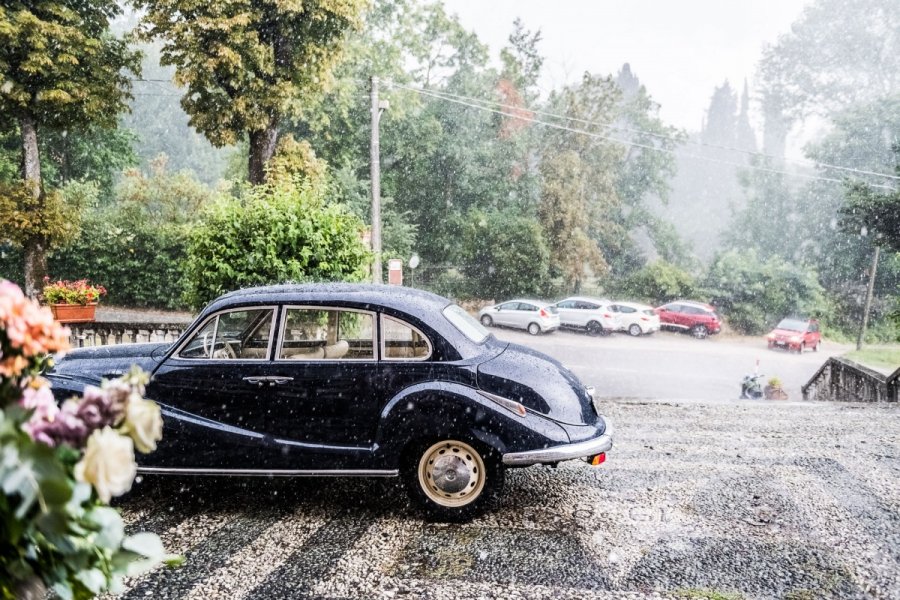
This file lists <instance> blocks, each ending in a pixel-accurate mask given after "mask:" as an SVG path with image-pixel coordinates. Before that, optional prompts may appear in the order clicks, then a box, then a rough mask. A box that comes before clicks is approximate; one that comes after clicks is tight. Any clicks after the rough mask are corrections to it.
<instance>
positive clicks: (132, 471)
mask: <svg viewBox="0 0 900 600" xmlns="http://www.w3.org/2000/svg"><path fill="white" fill-rule="evenodd" d="M136 474H137V465H135V463H134V443H133V442H132V441H131V438H129V437H128V436H124V435H121V434H119V433H118V432H116V430H115V429H112V428H110V427H104V428H103V429H98V430H96V431H94V433H92V434H91V437H89V438H88V441H87V447H86V448H85V449H84V456H83V457H82V458H81V460H80V461H79V462H78V464H77V465H75V479H77V480H78V481H83V482H86V483H90V484H91V485H93V486H94V489H96V490H97V495H98V496H100V499H101V500H103V501H104V502H109V500H110V498H112V497H113V496H119V495H121V494H124V493H125V492H127V491H128V490H130V489H131V483H132V482H133V481H134V476H135V475H136Z"/></svg>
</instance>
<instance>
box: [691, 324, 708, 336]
mask: <svg viewBox="0 0 900 600" xmlns="http://www.w3.org/2000/svg"><path fill="white" fill-rule="evenodd" d="M691 335H692V336H694V337H695V338H697V339H698V340H702V339H704V338H705V337H706V336H708V335H709V329H707V328H706V325H694V326H693V327H691Z"/></svg>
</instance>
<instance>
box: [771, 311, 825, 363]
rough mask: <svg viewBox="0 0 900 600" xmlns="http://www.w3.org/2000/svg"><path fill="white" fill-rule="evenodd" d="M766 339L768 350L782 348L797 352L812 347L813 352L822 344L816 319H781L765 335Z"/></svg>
mask: <svg viewBox="0 0 900 600" xmlns="http://www.w3.org/2000/svg"><path fill="white" fill-rule="evenodd" d="M766 340H767V341H768V342H769V350H771V349H773V348H784V349H786V350H788V351H791V352H797V353H798V354H799V353H800V352H803V351H804V350H806V349H807V348H812V349H813V352H818V351H819V346H821V345H822V333H821V332H820V331H819V322H818V321H817V320H815V319H802V318H796V317H794V318H787V319H782V320H781V322H780V323H778V325H776V326H775V329H773V330H772V332H771V333H770V334H769V335H767V336H766Z"/></svg>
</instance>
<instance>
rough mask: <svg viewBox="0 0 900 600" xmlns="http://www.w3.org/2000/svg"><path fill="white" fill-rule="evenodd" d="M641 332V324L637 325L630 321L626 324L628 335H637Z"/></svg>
mask: <svg viewBox="0 0 900 600" xmlns="http://www.w3.org/2000/svg"><path fill="white" fill-rule="evenodd" d="M642 333H644V332H643V331H642V330H641V326H640V325H638V324H637V323H632V324H631V325H629V326H628V334H629V335H633V336H635V337H637V336H639V335H641V334H642Z"/></svg>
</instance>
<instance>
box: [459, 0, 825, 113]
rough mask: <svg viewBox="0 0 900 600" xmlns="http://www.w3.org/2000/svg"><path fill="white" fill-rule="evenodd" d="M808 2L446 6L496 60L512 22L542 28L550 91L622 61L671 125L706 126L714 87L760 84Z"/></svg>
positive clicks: (467, 2) (659, 0)
mask: <svg viewBox="0 0 900 600" xmlns="http://www.w3.org/2000/svg"><path fill="white" fill-rule="evenodd" d="M808 3H809V2H808V0H741V1H737V0H444V5H445V6H446V7H447V11H448V12H450V13H456V14H457V15H458V16H459V18H460V21H461V22H462V24H463V26H465V27H466V28H467V29H470V30H474V31H475V32H476V33H477V34H478V37H479V38H481V40H482V41H484V42H485V43H487V44H488V45H489V46H490V48H491V54H492V56H493V57H494V59H495V60H496V59H497V56H498V53H499V51H500V48H502V47H503V46H504V45H505V44H506V40H507V38H508V37H509V33H510V31H512V22H513V20H514V19H515V18H516V17H521V18H522V20H523V21H524V23H525V26H526V28H528V29H540V30H541V32H542V34H543V42H542V43H541V45H540V50H541V54H542V55H543V56H544V57H545V62H544V79H543V81H542V86H543V87H544V88H545V89H550V88H552V87H555V86H558V85H561V84H563V83H568V82H572V81H576V80H577V79H578V78H579V77H580V76H581V74H582V73H583V72H584V71H591V72H594V73H603V74H606V73H615V72H617V71H618V70H619V68H620V67H621V66H622V64H623V63H625V62H628V63H631V70H632V72H633V73H635V74H636V75H637V76H638V77H639V78H640V80H641V82H642V83H643V84H644V85H645V86H646V87H647V90H648V91H649V92H650V94H651V95H652V96H653V98H654V99H655V100H656V101H657V102H658V103H659V104H661V105H662V107H661V109H660V113H661V115H662V117H663V119H665V120H666V121H667V122H669V123H671V124H673V125H676V126H678V127H683V128H686V129H690V130H696V129H698V128H699V127H700V123H701V120H702V118H703V115H704V112H705V110H706V108H707V107H708V105H709V99H710V97H711V96H712V92H713V87H714V86H716V85H719V84H721V83H722V82H723V81H724V80H725V79H728V80H729V81H730V82H731V84H732V86H734V87H737V88H738V89H739V88H740V86H741V85H743V81H744V78H745V77H746V78H747V79H748V80H749V82H750V86H751V94H752V91H753V90H752V86H753V77H754V74H755V71H756V63H757V61H758V60H759V58H760V56H761V52H762V48H763V45H764V44H766V43H772V42H774V41H776V40H777V38H778V36H779V35H780V34H782V33H786V32H788V31H789V30H790V25H791V23H792V22H793V21H795V20H796V19H797V17H798V16H799V15H800V13H801V12H802V9H803V7H804V6H805V5H806V4H808Z"/></svg>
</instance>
